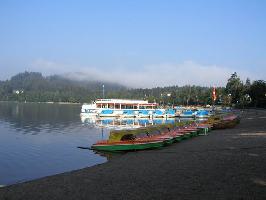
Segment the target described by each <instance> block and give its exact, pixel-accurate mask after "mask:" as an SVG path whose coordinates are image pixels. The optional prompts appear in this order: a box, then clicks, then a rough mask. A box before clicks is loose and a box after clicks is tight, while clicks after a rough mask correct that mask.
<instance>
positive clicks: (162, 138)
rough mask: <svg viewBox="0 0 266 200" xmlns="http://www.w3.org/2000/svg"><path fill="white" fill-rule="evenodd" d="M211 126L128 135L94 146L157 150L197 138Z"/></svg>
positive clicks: (95, 147) (111, 149)
mask: <svg viewBox="0 0 266 200" xmlns="http://www.w3.org/2000/svg"><path fill="white" fill-rule="evenodd" d="M210 129H211V126H210V125H208V124H196V123H194V124H191V125H189V126H184V127H176V128H174V129H169V128H165V130H163V131H159V130H153V131H152V132H145V131H143V134H137V135H132V134H131V135H127V136H128V137H124V139H123V138H122V139H121V140H120V141H109V140H102V141H98V142H97V143H95V144H93V145H92V147H91V148H92V149H93V150H98V151H134V150H145V149H156V148H161V147H163V146H166V145H170V144H172V143H175V142H180V141H181V140H184V139H188V138H191V137H195V136H197V135H199V134H201V133H205V134H206V133H207V132H208V131H210Z"/></svg>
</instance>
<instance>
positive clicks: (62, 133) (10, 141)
mask: <svg viewBox="0 0 266 200" xmlns="http://www.w3.org/2000/svg"><path fill="white" fill-rule="evenodd" d="M80 108H81V105H58V104H41V103H39V104H38V103H8V102H0V185H9V184H14V183H18V182H24V181H27V180H32V179H36V178H40V177H44V176H48V175H54V174H58V173H62V172H66V171H71V170H76V169H81V168H84V167H89V166H92V165H95V164H99V163H103V162H106V161H107V159H106V157H103V156H100V155H99V154H95V153H94V152H93V151H91V150H84V149H79V148H77V147H78V146H83V147H89V146H91V145H92V144H93V143H95V142H96V141H97V140H101V139H107V138H108V137H109V131H110V128H113V127H117V126H120V127H122V128H124V127H128V126H130V127H136V126H143V125H146V124H149V123H155V124H156V123H173V122H174V120H167V121H165V120H157V121H156V120H155V121H152V122H151V120H148V119H142V120H139V121H136V120H133V119H123V120H120V121H114V120H113V119H90V118H89V119H88V118H86V117H85V118H84V117H82V118H81V117H80Z"/></svg>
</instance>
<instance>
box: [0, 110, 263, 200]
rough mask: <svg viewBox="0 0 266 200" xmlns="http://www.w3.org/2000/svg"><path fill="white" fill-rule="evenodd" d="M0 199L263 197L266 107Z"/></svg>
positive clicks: (20, 187) (6, 191)
mask: <svg viewBox="0 0 266 200" xmlns="http://www.w3.org/2000/svg"><path fill="white" fill-rule="evenodd" d="M0 199H1V200H7V199H23V200H30V199H47V200H48V199H49V200H52V199H101V200H103V199H116V200H117V199H142V200H143V199H204V200H205V199H211V200H214V199H263V200H265V199H266V111H265V110H247V111H244V112H242V120H241V123H240V124H239V125H238V126H237V127H236V128H234V129H226V130H215V131H212V132H211V133H210V134H209V135H208V136H201V137H196V138H192V139H190V140H186V141H182V142H181V143H177V144H174V145H171V146H169V147H165V148H163V149H160V150H150V151H139V152H131V153H126V154H123V155H118V156H115V158H113V159H111V160H110V161H109V162H107V163H104V164H101V165H97V166H94V167H90V168H85V169H81V170H77V171H72V172H68V173H63V174H59V175H55V176H50V177H46V178H42V179H39V180H35V181H30V182H26V183H21V184H17V185H12V186H8V187H4V188H0Z"/></svg>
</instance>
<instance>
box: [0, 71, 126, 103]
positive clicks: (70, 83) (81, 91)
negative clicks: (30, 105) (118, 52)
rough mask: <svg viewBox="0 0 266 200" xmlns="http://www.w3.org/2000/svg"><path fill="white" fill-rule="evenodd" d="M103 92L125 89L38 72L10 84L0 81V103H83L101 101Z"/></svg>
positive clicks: (12, 80) (17, 77)
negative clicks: (103, 90) (44, 74)
mask: <svg viewBox="0 0 266 200" xmlns="http://www.w3.org/2000/svg"><path fill="white" fill-rule="evenodd" d="M103 85H104V89H105V91H106V92H112V91H118V90H119V91H120V90H126V89H127V88H126V87H125V86H122V85H120V84H116V83H110V82H101V81H95V80H92V81H91V80H82V81H78V80H72V79H70V78H67V77H64V76H60V75H53V76H47V77H44V76H43V75H42V74H41V73H39V72H24V73H19V74H17V75H15V76H13V77H11V79H10V80H6V81H0V100H2V101H8V100H9V101H10V100H13V101H32V102H47V101H53V102H86V101H89V100H93V99H95V98H99V97H102V95H103V94H102V87H103Z"/></svg>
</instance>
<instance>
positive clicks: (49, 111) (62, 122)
mask: <svg viewBox="0 0 266 200" xmlns="http://www.w3.org/2000/svg"><path fill="white" fill-rule="evenodd" d="M79 110H80V105H63V104H62V105H60V104H43V103H12V102H1V103H0V120H1V121H2V122H7V123H8V124H9V125H10V126H12V127H13V128H14V129H16V130H17V131H19V132H21V133H24V134H35V135H36V134H39V133H40V132H41V131H42V130H44V129H45V130H46V131H47V132H54V131H56V130H62V129H64V128H66V127H73V126H74V124H77V123H79V121H78V118H77V116H78V114H79ZM74 113H75V114H74ZM73 114H74V115H73ZM71 125H73V126H71Z"/></svg>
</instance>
